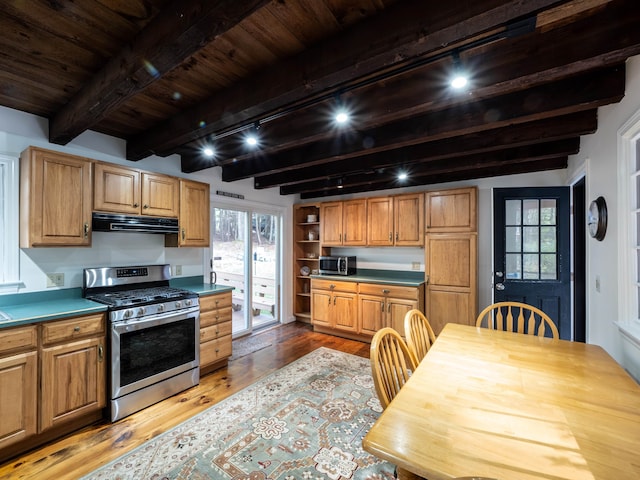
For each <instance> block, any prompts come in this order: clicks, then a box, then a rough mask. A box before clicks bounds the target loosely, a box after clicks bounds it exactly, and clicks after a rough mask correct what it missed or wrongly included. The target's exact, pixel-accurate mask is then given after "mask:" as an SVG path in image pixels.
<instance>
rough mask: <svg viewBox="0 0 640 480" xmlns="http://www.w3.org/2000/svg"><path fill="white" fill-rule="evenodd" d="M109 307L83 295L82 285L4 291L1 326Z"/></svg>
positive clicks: (0, 302)
mask: <svg viewBox="0 0 640 480" xmlns="http://www.w3.org/2000/svg"><path fill="white" fill-rule="evenodd" d="M106 310H107V306H106V305H103V304H101V303H97V302H92V301H91V300H87V299H85V298H82V289H81V288H67V289H64V290H55V291H51V292H33V293H19V294H15V295H1V296H0V312H2V313H0V329H1V328H6V327H15V326H18V325H27V324H29V323H35V322H45V321H47V320H57V319H61V318H67V317H75V316H78V315H89V314H92V313H97V312H104V311H106ZM3 314H4V316H3ZM5 317H8V318H5Z"/></svg>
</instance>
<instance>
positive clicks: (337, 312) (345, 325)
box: [331, 292, 358, 332]
mask: <svg viewBox="0 0 640 480" xmlns="http://www.w3.org/2000/svg"><path fill="white" fill-rule="evenodd" d="M331 303H332V307H333V312H332V313H331V314H332V315H333V326H334V327H335V328H337V329H339V330H345V331H348V332H357V331H358V295H357V294H355V293H346V292H333V300H332V302H331Z"/></svg>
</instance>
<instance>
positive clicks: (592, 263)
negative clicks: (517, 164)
mask: <svg viewBox="0 0 640 480" xmlns="http://www.w3.org/2000/svg"><path fill="white" fill-rule="evenodd" d="M638 111H640V56H636V57H633V58H631V59H629V61H628V62H627V80H626V92H625V97H624V98H623V99H622V101H621V102H619V103H617V104H615V105H609V106H606V107H603V108H600V109H599V111H598V131H597V132H596V133H594V134H593V135H587V136H584V137H582V139H581V142H580V153H579V154H578V155H574V156H572V157H571V158H570V159H569V171H568V175H569V176H573V175H575V174H576V173H577V172H579V171H580V170H583V169H584V170H586V189H587V201H588V202H590V201H591V200H593V199H595V198H597V197H598V196H600V195H602V196H603V197H604V198H605V199H606V202H607V207H608V212H609V221H608V227H607V234H606V236H605V238H604V240H603V241H602V242H599V241H596V240H593V239H588V241H587V302H588V304H587V341H588V342H589V343H595V344H598V345H601V346H602V347H603V348H604V349H605V350H607V352H609V354H611V355H612V356H613V357H614V358H616V360H618V361H619V362H620V363H622V364H623V366H625V367H626V368H627V369H628V370H629V371H630V372H631V373H632V374H633V375H634V376H635V377H636V379H640V345H639V344H638V343H637V342H631V341H627V340H626V339H625V337H623V336H622V334H621V333H620V331H619V329H618V328H617V325H616V324H615V323H614V322H617V321H623V320H629V319H622V318H621V312H620V309H619V305H618V291H619V288H620V286H619V285H618V277H619V272H618V248H619V242H620V227H621V225H620V220H621V218H622V221H624V213H621V212H620V206H619V205H618V201H619V200H618V192H619V190H620V188H621V185H620V179H619V178H618V169H617V156H618V153H619V152H618V151H617V147H618V130H619V129H620V128H621V127H622V126H623V125H624V124H625V123H626V122H627V120H629V119H630V118H631V117H632V116H633V115H634V114H636V112H638ZM596 278H599V280H600V282H599V283H600V291H597V290H596ZM638 341H640V340H638Z"/></svg>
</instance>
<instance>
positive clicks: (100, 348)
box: [98, 344, 104, 362]
mask: <svg viewBox="0 0 640 480" xmlns="http://www.w3.org/2000/svg"><path fill="white" fill-rule="evenodd" d="M103 358H104V347H103V346H102V344H101V345H99V346H98V361H99V362H102V359H103Z"/></svg>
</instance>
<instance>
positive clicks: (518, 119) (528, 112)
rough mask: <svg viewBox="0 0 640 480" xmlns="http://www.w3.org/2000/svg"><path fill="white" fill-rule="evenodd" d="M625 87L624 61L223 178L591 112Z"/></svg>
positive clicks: (237, 169)
mask: <svg viewBox="0 0 640 480" xmlns="http://www.w3.org/2000/svg"><path fill="white" fill-rule="evenodd" d="M624 86H625V68H624V65H619V66H616V67H610V68H606V69H602V70H598V71H594V72H589V73H586V74H583V75H581V76H579V77H575V78H572V79H566V80H562V81H560V82H556V83H553V84H547V85H541V86H538V87H535V88H531V89H529V90H527V91H524V92H517V93H512V94H508V95H503V96H500V97H494V98H490V99H485V100H481V101H478V102H471V103H469V104H464V105H459V106H454V107H452V108H449V109H445V110H442V111H439V112H434V113H427V114H423V115H418V116H416V117H413V118H408V119H404V120H401V121H398V122H394V123H391V124H387V125H384V126H382V127H378V128H373V129H368V130H364V131H361V132H349V135H342V136H341V137H340V138H336V139H330V140H325V141H319V142H316V143H314V144H313V145H310V146H304V147H302V148H298V149H291V150H288V151H285V152H280V153H278V154H274V155H268V156H263V155H260V154H256V158H255V159H253V160H245V161H242V162H236V163H233V164H229V165H224V166H223V168H222V179H223V180H224V181H235V180H240V179H243V178H249V177H256V176H261V175H266V174H267V173H272V172H273V173H275V172H282V171H287V170H295V169H297V168H300V167H301V166H302V165H307V166H311V165H320V164H322V163H324V162H327V161H336V160H346V159H348V158H351V157H355V156H359V155H364V154H367V153H375V152H382V151H385V150H390V149H396V148H400V147H405V146H409V145H412V144H417V143H423V142H424V141H426V140H427V139H429V140H438V139H442V138H447V137H454V136H458V135H465V134H469V133H474V132H479V131H483V130H488V129H491V128H497V127H501V126H506V125H512V124H516V123H523V122H528V121H532V120H538V119H544V118H551V117H554V116H558V115H563V114H566V113H572V112H578V111H583V110H589V109H593V108H596V107H599V106H602V105H606V104H609V103H613V102H617V101H619V100H620V99H621V98H622V97H623V96H624Z"/></svg>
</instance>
